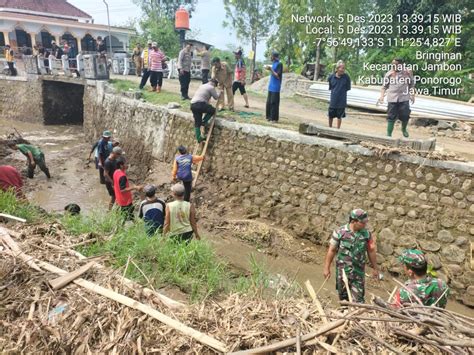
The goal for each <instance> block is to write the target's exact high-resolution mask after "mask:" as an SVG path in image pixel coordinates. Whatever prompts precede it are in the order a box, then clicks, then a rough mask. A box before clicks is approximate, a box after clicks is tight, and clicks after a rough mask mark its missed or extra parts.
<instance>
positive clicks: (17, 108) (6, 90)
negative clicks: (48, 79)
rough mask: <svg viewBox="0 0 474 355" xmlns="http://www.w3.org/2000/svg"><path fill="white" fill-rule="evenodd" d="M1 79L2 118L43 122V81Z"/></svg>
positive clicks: (0, 116) (0, 108) (0, 114)
mask: <svg viewBox="0 0 474 355" xmlns="http://www.w3.org/2000/svg"><path fill="white" fill-rule="evenodd" d="M20 79H21V78H15V79H14V80H7V79H5V80H0V118H1V119H9V120H20V121H27V122H42V120H43V105H42V90H41V81H39V80H32V81H24V80H20Z"/></svg>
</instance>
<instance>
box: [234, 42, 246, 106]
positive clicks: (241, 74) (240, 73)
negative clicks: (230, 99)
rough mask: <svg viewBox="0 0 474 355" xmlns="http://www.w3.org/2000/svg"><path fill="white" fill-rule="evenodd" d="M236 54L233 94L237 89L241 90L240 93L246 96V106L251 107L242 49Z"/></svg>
mask: <svg viewBox="0 0 474 355" xmlns="http://www.w3.org/2000/svg"><path fill="white" fill-rule="evenodd" d="M234 54H235V70H234V83H233V84H232V95H234V96H235V92H236V91H237V90H239V91H240V95H242V96H243V97H244V100H245V107H246V108H249V97H248V95H247V92H246V91H245V81H246V79H247V71H246V69H245V62H244V59H243V58H242V49H240V48H239V49H238V50H237V51H236V52H234Z"/></svg>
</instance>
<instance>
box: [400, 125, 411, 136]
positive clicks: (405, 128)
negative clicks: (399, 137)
mask: <svg viewBox="0 0 474 355" xmlns="http://www.w3.org/2000/svg"><path fill="white" fill-rule="evenodd" d="M407 127H408V121H406V122H402V133H403V137H405V138H408V137H410V135H409V134H408V131H407Z"/></svg>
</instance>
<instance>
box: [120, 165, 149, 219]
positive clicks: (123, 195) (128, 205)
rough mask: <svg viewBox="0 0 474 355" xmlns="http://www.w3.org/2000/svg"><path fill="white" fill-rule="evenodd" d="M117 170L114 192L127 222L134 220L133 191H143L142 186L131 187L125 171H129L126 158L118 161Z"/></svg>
mask: <svg viewBox="0 0 474 355" xmlns="http://www.w3.org/2000/svg"><path fill="white" fill-rule="evenodd" d="M116 166H117V170H115V172H114V192H115V203H116V204H117V205H118V206H119V207H120V210H121V211H122V213H123V215H124V217H125V220H126V221H129V220H132V219H133V208H134V207H133V195H132V191H141V190H142V188H143V187H142V186H140V185H130V184H129V182H128V178H127V175H126V174H125V171H126V170H127V168H128V166H127V162H126V160H125V158H123V157H120V158H118V159H117V165H116Z"/></svg>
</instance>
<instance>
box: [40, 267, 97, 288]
mask: <svg viewBox="0 0 474 355" xmlns="http://www.w3.org/2000/svg"><path fill="white" fill-rule="evenodd" d="M94 264H95V263H94V262H93V261H91V262H89V263H87V264H86V265H83V266H81V267H80V268H79V269H76V270H74V271H72V272H70V273H67V274H65V275H62V276H59V277H57V278H55V279H54V280H50V281H49V284H50V285H51V287H52V288H53V290H59V289H60V288H62V287H64V286H66V285H67V284H68V283H70V282H72V281H74V280H75V279H77V278H78V277H79V276H81V275H82V274H84V273H86V272H87V271H88V270H89V269H90V268H92V266H94Z"/></svg>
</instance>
